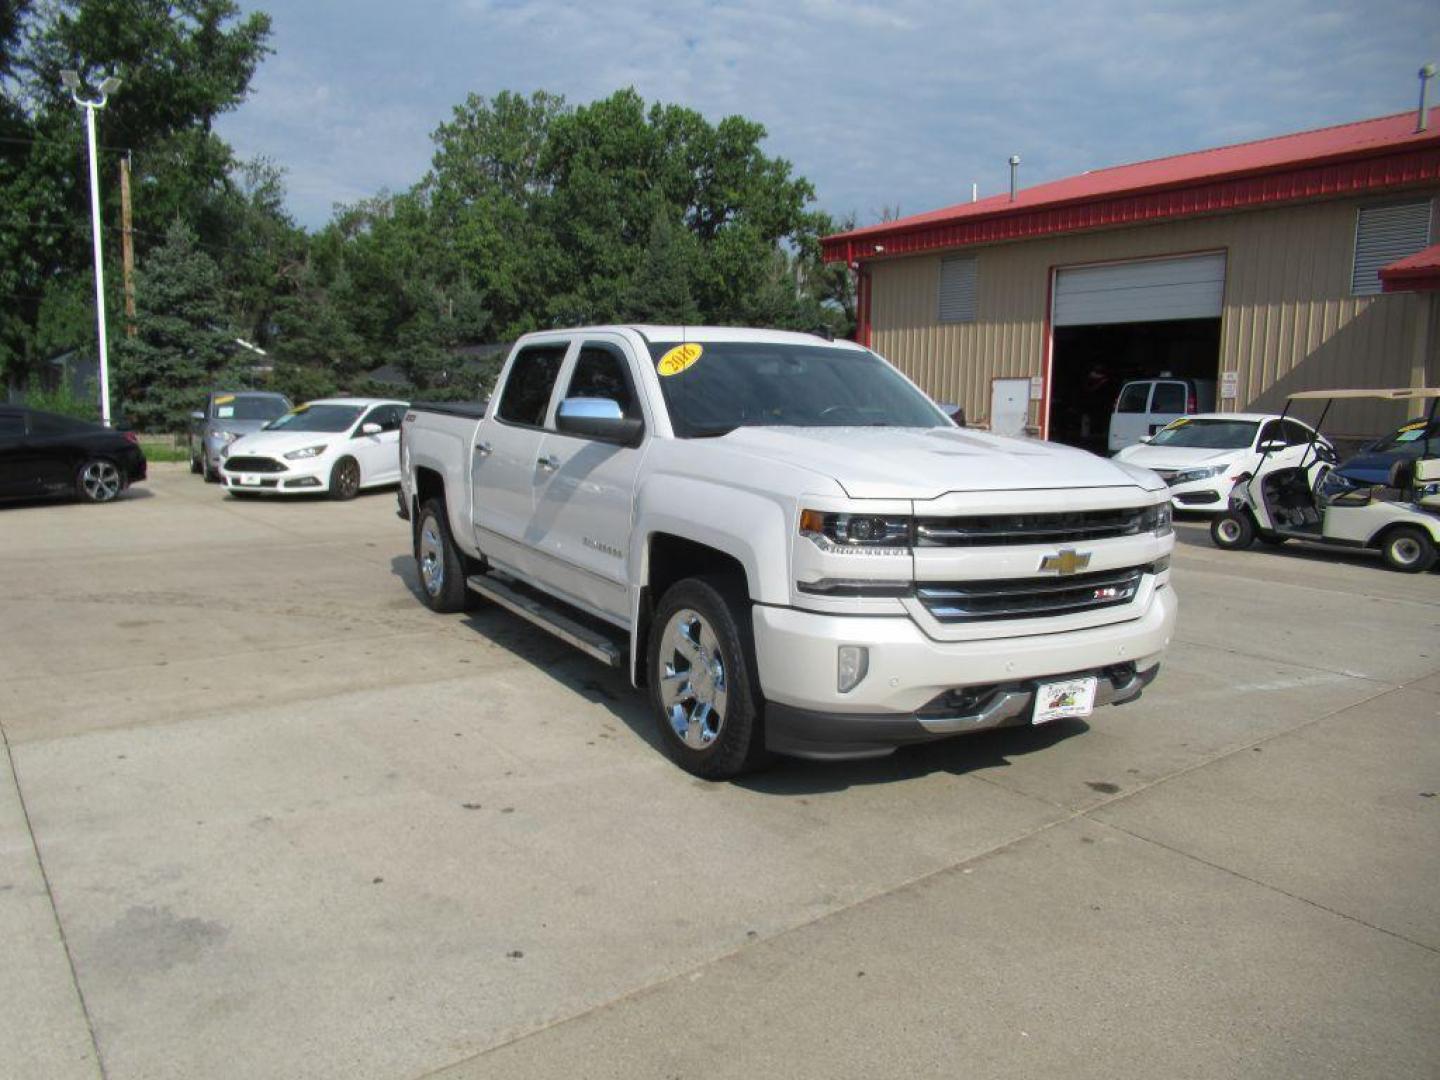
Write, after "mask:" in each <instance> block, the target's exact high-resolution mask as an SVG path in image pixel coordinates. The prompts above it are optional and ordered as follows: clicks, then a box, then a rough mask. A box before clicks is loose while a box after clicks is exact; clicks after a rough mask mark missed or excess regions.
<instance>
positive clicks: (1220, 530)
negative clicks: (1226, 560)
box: [1210, 510, 1255, 551]
mask: <svg viewBox="0 0 1440 1080" xmlns="http://www.w3.org/2000/svg"><path fill="white" fill-rule="evenodd" d="M1210 539H1211V541H1212V542H1213V543H1214V544H1215V546H1216V547H1218V548H1219V549H1220V550H1221V551H1240V550H1242V549H1243V548H1248V547H1249V546H1250V545H1251V544H1253V543H1254V542H1255V522H1253V521H1252V520H1250V515H1249V514H1247V513H1245V511H1243V510H1239V511H1237V510H1226V511H1225V512H1224V513H1223V514H1217V515H1216V517H1215V520H1214V521H1212V522H1211V523H1210Z"/></svg>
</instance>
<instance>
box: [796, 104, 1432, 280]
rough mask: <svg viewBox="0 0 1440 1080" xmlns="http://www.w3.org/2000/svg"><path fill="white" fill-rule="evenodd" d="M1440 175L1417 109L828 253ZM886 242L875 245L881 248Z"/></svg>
mask: <svg viewBox="0 0 1440 1080" xmlns="http://www.w3.org/2000/svg"><path fill="white" fill-rule="evenodd" d="M1437 179H1440V130H1437V129H1434V128H1432V130H1430V131H1427V132H1416V131H1415V128H1414V114H1413V113H1410V114H1397V115H1395V116H1383V117H1379V118H1377V119H1374V120H1361V121H1357V122H1356V123H1353V124H1342V125H1339V126H1337V127H1333V128H1321V129H1318V130H1316V131H1305V132H1298V133H1295V134H1292V135H1282V136H1278V137H1275V138H1272V139H1261V140H1259V141H1257V142H1253V143H1241V144H1237V145H1234V146H1226V147H1218V148H1216V149H1213V150H1202V151H1198V152H1196V153H1190V154H1181V155H1178V156H1176V157H1171V158H1160V159H1156V160H1154V161H1144V162H1138V163H1135V164H1131V165H1119V166H1115V167H1113V168H1109V169H1100V170H1096V171H1094V172H1089V173H1082V174H1080V175H1078V176H1072V177H1067V178H1065V179H1063V180H1056V181H1052V182H1048V183H1044V184H1039V185H1036V186H1035V187H1032V188H1027V189H1025V190H1023V191H1021V192H1020V193H1019V195H1018V196H1017V198H1016V200H1015V201H1013V202H1012V201H1010V200H1009V199H1008V198H1006V197H1005V196H1003V195H997V196H992V197H991V198H988V199H983V200H981V201H980V202H978V203H961V204H959V205H957V206H950V207H945V208H943V209H940V210H934V211H930V212H928V213H923V214H915V215H912V216H910V217H907V218H902V219H901V220H899V221H893V222H885V223H882V224H879V225H872V226H868V227H866V228H863V229H852V230H850V231H849V232H845V233H840V234H837V235H835V236H829V237H826V238H825V239H824V241H823V248H822V250H823V252H824V256H825V258H826V259H827V260H830V261H834V260H837V259H845V260H847V261H852V262H853V261H855V260H856V259H873V258H877V257H888V256H892V255H912V254H915V253H917V252H921V251H930V250H935V249H938V248H947V247H964V246H967V245H972V244H988V243H996V242H998V241H1002V240H1023V239H1027V238H1032V237H1037V236H1045V235H1050V234H1054V233H1066V232H1073V231H1077V230H1081V229H1097V228H1106V227H1114V226H1122V225H1133V224H1140V223H1143V222H1147V221H1162V220H1167V219H1171V218H1183V217H1191V216H1195V215H1199V214H1213V213H1223V212H1226V211H1230V210H1240V209H1247V208H1253V207H1257V206H1265V205H1270V204H1275V203H1284V202H1294V201H1299V200H1304V199H1315V198H1327V197H1334V196H1341V195H1350V194H1357V193H1364V192H1372V191H1382V190H1383V191H1388V190H1394V189H1396V188H1404V187H1411V186H1415V185H1419V184H1425V183H1428V182H1433V181H1435V180H1437ZM877 245H878V246H880V247H883V249H884V250H883V252H877V251H876V250H875V248H876V246H877Z"/></svg>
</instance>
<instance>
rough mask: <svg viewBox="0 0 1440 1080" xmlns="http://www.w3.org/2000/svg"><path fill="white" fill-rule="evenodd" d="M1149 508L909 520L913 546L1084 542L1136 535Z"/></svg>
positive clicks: (1146, 523)
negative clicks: (911, 525)
mask: <svg viewBox="0 0 1440 1080" xmlns="http://www.w3.org/2000/svg"><path fill="white" fill-rule="evenodd" d="M1152 509H1153V508H1152V507H1145V506H1132V507H1124V508H1121V509H1118V510H1070V511H1065V512H1062V513H1045V514H976V515H967V516H965V517H922V518H918V519H917V520H916V522H915V545H916V547H996V546H1003V545H1011V544H1084V543H1090V542H1092V541H1095V540H1108V539H1110V538H1112V537H1116V536H1137V535H1139V534H1140V533H1142V532H1145V531H1147V529H1148V528H1150V527H1152V526H1150V525H1149V524H1148V522H1147V517H1146V515H1147V514H1148V513H1150V512H1151V510H1152Z"/></svg>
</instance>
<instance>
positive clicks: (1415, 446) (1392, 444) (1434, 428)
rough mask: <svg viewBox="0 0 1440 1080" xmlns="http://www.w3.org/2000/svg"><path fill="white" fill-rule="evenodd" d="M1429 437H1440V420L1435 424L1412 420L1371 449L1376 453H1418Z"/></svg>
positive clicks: (1433, 439) (1433, 438)
mask: <svg viewBox="0 0 1440 1080" xmlns="http://www.w3.org/2000/svg"><path fill="white" fill-rule="evenodd" d="M1427 427H1428V428H1429V431H1428V432H1427V431H1426V428H1427ZM1427 438H1428V439H1429V440H1430V441H1431V442H1434V441H1435V440H1437V439H1440V420H1437V421H1436V422H1435V423H1434V424H1427V423H1426V421H1425V420H1424V419H1420V420H1411V421H1410V422H1408V423H1407V424H1406V425H1405V426H1404V427H1402V428H1401V429H1400V430H1399V431H1396V432H1394V433H1393V434H1390V435H1387V436H1385V438H1383V439H1381V440H1380V441H1379V442H1377V443H1375V445H1374V446H1372V447H1371V448H1370V449H1371V451H1372V452H1374V453H1385V452H1387V451H1400V452H1402V453H1411V452H1413V453H1414V454H1415V455H1418V454H1419V453H1420V450H1421V447H1422V446H1423V445H1424V442H1425V440H1426V439H1427Z"/></svg>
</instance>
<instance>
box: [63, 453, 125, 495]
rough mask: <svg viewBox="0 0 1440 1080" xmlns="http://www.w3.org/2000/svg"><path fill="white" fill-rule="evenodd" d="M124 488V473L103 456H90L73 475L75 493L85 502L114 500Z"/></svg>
mask: <svg viewBox="0 0 1440 1080" xmlns="http://www.w3.org/2000/svg"><path fill="white" fill-rule="evenodd" d="M124 490H125V474H124V473H122V472H121V471H120V469H119V467H118V466H117V465H116V464H115V463H114V462H113V461H107V460H106V459H105V458H91V459H90V460H89V461H87V462H85V464H84V465H81V466H80V471H79V472H78V473H77V474H76V477H75V494H76V495H78V496H79V497H80V498H81V499H83V500H85V501H86V502H91V503H108V502H114V501H115V500H116V499H117V498H118V497H119V495H120V492H122V491H124Z"/></svg>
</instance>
